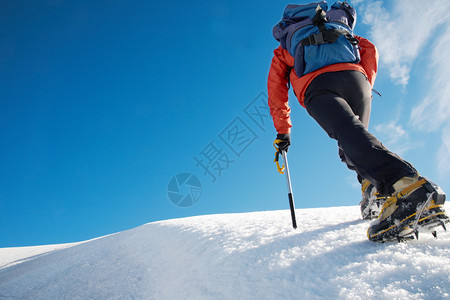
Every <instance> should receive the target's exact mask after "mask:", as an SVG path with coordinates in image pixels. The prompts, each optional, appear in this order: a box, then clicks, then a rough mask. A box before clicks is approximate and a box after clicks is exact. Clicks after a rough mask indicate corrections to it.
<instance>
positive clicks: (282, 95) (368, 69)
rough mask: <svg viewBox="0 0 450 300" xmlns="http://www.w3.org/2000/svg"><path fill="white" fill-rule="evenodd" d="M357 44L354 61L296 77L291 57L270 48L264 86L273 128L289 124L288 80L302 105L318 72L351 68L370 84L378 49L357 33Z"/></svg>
mask: <svg viewBox="0 0 450 300" xmlns="http://www.w3.org/2000/svg"><path fill="white" fill-rule="evenodd" d="M356 38H357V39H358V40H359V46H360V48H361V49H360V54H361V61H360V62H359V63H358V64H353V63H339V64H333V65H329V66H325V67H323V68H320V69H319V70H316V71H314V72H311V73H308V74H306V75H304V76H302V77H298V76H297V74H296V73H295V70H294V69H293V66H294V57H292V56H291V55H290V54H289V52H288V51H287V50H285V49H283V48H281V46H280V47H278V48H277V49H275V50H274V56H273V59H272V64H271V66H270V71H269V78H268V81H267V89H268V93H269V107H270V114H271V115H272V118H273V123H274V125H275V129H276V130H277V132H278V133H282V134H283V133H289V132H290V128H291V127H292V124H291V120H290V117H289V114H290V112H291V109H290V108H289V104H288V93H289V87H288V84H289V81H290V83H291V85H292V88H293V89H294V93H295V95H296V96H297V98H298V100H299V102H300V104H301V105H302V106H305V105H304V100H305V92H306V89H307V88H308V85H309V84H310V83H311V81H312V80H313V79H314V78H316V77H317V76H318V75H320V74H322V73H326V72H336V71H343V70H355V71H360V72H362V73H364V74H365V75H366V76H367V78H368V79H369V82H370V84H371V85H372V86H373V84H374V82H375V78H376V76H377V65H378V51H377V48H376V47H375V46H374V45H373V44H372V43H371V42H369V41H368V40H367V39H365V38H362V37H359V36H357V37H356Z"/></svg>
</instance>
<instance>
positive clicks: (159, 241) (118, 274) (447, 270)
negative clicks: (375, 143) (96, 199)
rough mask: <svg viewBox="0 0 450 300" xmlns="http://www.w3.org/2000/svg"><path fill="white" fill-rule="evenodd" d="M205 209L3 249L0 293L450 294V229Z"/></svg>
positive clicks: (318, 212)
mask: <svg viewBox="0 0 450 300" xmlns="http://www.w3.org/2000/svg"><path fill="white" fill-rule="evenodd" d="M447 211H449V206H447ZM297 219H298V224H299V228H298V229H297V230H294V229H292V227H291V225H290V214H289V211H287V210H286V211H269V212H255V213H241V214H223V215H210V216H198V217H191V218H184V219H176V220H167V221H160V222H154V223H149V224H146V225H143V226H140V227H137V228H135V229H132V230H128V231H124V232H119V233H117V234H113V235H109V236H105V237H101V238H98V239H95V240H91V241H86V242H82V243H75V244H65V245H50V246H39V247H25V248H3V249H0V299H16V298H17V299H448V298H449V297H450V296H449V294H450V233H445V232H444V231H443V230H441V231H439V232H438V238H437V239H435V238H434V237H433V236H432V235H431V234H429V233H421V236H420V239H419V240H414V241H411V242H408V243H385V244H379V243H373V242H370V241H368V240H367V237H366V230H367V227H368V226H369V222H368V221H363V220H361V218H360V214H359V207H356V206H351V207H335V208H317V209H301V210H300V209H299V210H297Z"/></svg>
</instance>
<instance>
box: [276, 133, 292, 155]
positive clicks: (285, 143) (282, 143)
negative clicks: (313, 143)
mask: <svg viewBox="0 0 450 300" xmlns="http://www.w3.org/2000/svg"><path fill="white" fill-rule="evenodd" d="M273 143H274V145H275V144H276V145H277V147H278V150H279V151H280V152H282V151H285V152H288V149H289V146H290V145H291V135H290V134H289V133H286V134H280V133H279V134H277V138H276V140H275V141H274V142H273Z"/></svg>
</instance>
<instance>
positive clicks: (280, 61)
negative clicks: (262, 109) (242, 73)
mask: <svg viewBox="0 0 450 300" xmlns="http://www.w3.org/2000/svg"><path fill="white" fill-rule="evenodd" d="M285 51H286V50H284V49H283V48H281V47H278V48H277V49H275V51H274V52H273V53H274V56H273V58H272V64H271V65H270V71H269V78H268V80H267V90H268V94H269V108H270V114H271V115H272V118H273V124H274V126H275V129H276V130H277V132H278V133H280V134H286V133H290V128H291V127H292V124H291V120H290V117H289V114H290V113H291V109H290V107H289V104H288V100H289V73H290V67H289V66H288V65H287V64H286V60H285V55H286V54H285V53H284V52H285ZM286 52H287V51H286Z"/></svg>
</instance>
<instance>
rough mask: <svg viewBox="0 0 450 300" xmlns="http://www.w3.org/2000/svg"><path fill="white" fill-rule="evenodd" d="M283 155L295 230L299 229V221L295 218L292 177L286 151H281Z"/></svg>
mask: <svg viewBox="0 0 450 300" xmlns="http://www.w3.org/2000/svg"><path fill="white" fill-rule="evenodd" d="M281 155H283V160H284V169H285V174H286V183H287V188H288V197H289V207H290V208H291V218H292V227H294V229H297V220H296V218H295V204H294V195H293V194H292V186H291V175H290V174H289V165H288V160H287V153H286V151H281Z"/></svg>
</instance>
